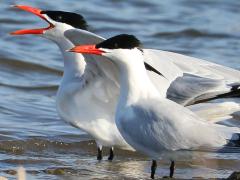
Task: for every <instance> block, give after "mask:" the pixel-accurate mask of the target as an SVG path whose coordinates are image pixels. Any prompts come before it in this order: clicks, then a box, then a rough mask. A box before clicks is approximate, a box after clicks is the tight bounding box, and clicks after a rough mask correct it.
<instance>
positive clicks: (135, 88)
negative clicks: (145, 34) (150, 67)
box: [117, 55, 159, 108]
mask: <svg viewBox="0 0 240 180" xmlns="http://www.w3.org/2000/svg"><path fill="white" fill-rule="evenodd" d="M129 58H131V60H130V59H129ZM127 59H129V61H128V60H127ZM127 59H126V58H125V62H119V63H117V64H118V65H117V66H118V68H119V71H120V97H119V101H118V108H122V107H124V106H128V105H131V104H134V103H136V102H137V101H138V100H140V99H145V98H146V99H147V98H149V97H156V96H159V92H158V91H157V89H156V88H155V86H154V85H153V84H152V82H151V80H150V79H149V77H148V74H147V71H146V69H145V67H144V64H143V56H142V55H134V56H128V57H127Z"/></svg>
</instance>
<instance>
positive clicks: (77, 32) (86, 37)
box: [64, 29, 105, 45]
mask: <svg viewBox="0 0 240 180" xmlns="http://www.w3.org/2000/svg"><path fill="white" fill-rule="evenodd" d="M64 36H65V37H66V38H68V39H69V40H70V41H71V42H72V43H73V44H74V45H81V44H97V43H100V42H102V41H104V40H105V39H104V38H102V37H101V36H98V35H96V34H94V33H91V32H89V31H85V30H82V29H69V30H67V31H65V32H64Z"/></svg>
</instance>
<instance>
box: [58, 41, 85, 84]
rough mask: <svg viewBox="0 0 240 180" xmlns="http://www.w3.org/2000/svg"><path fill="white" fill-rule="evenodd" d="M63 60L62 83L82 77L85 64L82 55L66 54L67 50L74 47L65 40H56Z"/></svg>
mask: <svg viewBox="0 0 240 180" xmlns="http://www.w3.org/2000/svg"><path fill="white" fill-rule="evenodd" d="M57 45H58V46H59V48H60V50H61V52H62V55H63V58H64V75H63V81H64V80H69V79H74V78H79V77H81V76H82V75H83V73H84V70H85V66H86V62H85V60H84V57H83V55H82V54H78V53H71V52H67V50H69V49H71V48H73V47H74V45H73V44H72V43H71V42H70V41H69V40H67V39H66V38H64V39H61V40H58V42H57Z"/></svg>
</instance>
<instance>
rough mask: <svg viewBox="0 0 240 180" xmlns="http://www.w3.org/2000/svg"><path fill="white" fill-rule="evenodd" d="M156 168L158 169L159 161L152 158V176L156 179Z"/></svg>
mask: <svg viewBox="0 0 240 180" xmlns="http://www.w3.org/2000/svg"><path fill="white" fill-rule="evenodd" d="M156 169H157V161H156V160H152V166H151V178H152V179H154V176H155V172H156Z"/></svg>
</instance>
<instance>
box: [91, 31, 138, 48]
mask: <svg viewBox="0 0 240 180" xmlns="http://www.w3.org/2000/svg"><path fill="white" fill-rule="evenodd" d="M140 46H141V42H140V41H139V40H138V39H137V38H136V37H135V36H133V35H129V34H120V35H117V36H114V37H111V38H109V39H107V40H105V41H103V42H101V43H99V44H97V45H96V48H106V49H133V48H135V47H140Z"/></svg>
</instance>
